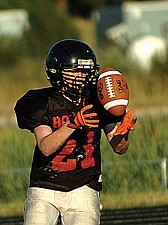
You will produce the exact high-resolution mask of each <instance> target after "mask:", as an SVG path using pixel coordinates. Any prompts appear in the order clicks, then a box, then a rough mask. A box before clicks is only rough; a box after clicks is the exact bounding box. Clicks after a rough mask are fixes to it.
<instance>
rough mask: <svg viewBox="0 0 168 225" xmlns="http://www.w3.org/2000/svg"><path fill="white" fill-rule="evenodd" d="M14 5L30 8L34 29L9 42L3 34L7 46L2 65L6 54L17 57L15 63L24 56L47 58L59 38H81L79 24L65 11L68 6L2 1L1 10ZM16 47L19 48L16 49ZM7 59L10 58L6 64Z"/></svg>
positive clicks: (39, 0) (42, 1) (52, 1)
mask: <svg viewBox="0 0 168 225" xmlns="http://www.w3.org/2000/svg"><path fill="white" fill-rule="evenodd" d="M14 8H17V9H19V8H24V9H26V10H27V11H28V14H29V23H30V28H29V30H26V31H25V33H24V35H23V37H22V38H21V39H19V40H12V39H11V38H10V40H9V41H7V39H8V37H5V39H4V37H3V39H2V40H1V46H5V49H4V48H3V49H1V50H0V59H1V60H2V61H1V62H2V64H3V58H4V54H5V56H6V57H8V55H10V57H13V58H14V59H13V62H16V61H17V59H19V58H20V57H21V55H26V56H28V55H29V56H33V57H34V56H42V57H43V56H46V53H47V52H48V49H49V48H50V47H51V46H52V45H53V44H54V43H55V42H56V41H58V40H60V39H63V38H80V34H79V32H78V30H77V28H76V27H75V25H74V23H73V21H72V18H71V16H70V14H69V13H68V12H67V11H65V9H64V8H60V7H59V5H57V3H56V1H55V0H48V1H45V0H36V1H29V0H24V1H22V0H15V1H12V0H1V1H0V9H14ZM0 39H1V38H0ZM4 40H5V43H4ZM17 42H18V43H17ZM3 43H4V44H3ZM6 43H8V44H6ZM12 46H16V47H15V48H12ZM11 48H12V50H13V54H12V55H11V54H10V52H11ZM14 52H15V53H14ZM6 57H5V58H6ZM11 60H12V59H11ZM5 62H6V60H5V61H4V63H5Z"/></svg>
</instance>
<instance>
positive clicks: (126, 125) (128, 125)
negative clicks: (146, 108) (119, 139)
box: [113, 109, 137, 136]
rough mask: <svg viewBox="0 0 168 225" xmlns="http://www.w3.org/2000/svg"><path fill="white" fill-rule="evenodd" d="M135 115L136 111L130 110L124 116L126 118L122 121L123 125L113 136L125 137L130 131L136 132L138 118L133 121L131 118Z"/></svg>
mask: <svg viewBox="0 0 168 225" xmlns="http://www.w3.org/2000/svg"><path fill="white" fill-rule="evenodd" d="M133 113H134V109H130V110H129V111H128V112H127V113H126V114H125V116H124V118H123V119H122V122H121V124H120V125H119V126H118V127H117V130H116V131H115V133H114V134H113V135H114V136H116V135H119V134H120V135H124V134H126V133H127V132H128V131H133V130H134V126H133V125H134V124H135V123H136V121H137V117H134V118H133V119H131V118H130V117H131V116H132V114H133Z"/></svg>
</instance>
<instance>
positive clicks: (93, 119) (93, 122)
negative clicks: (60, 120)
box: [68, 104, 99, 129]
mask: <svg viewBox="0 0 168 225" xmlns="http://www.w3.org/2000/svg"><path fill="white" fill-rule="evenodd" d="M92 107H93V105H92V104H90V105H86V106H84V107H83V108H82V109H81V110H80V111H79V112H77V114H76V116H75V117H71V118H70V124H68V127H70V128H73V129H76V128H79V127H83V126H88V127H98V123H99V120H98V119H97V113H96V112H90V111H87V110H90V109H92Z"/></svg>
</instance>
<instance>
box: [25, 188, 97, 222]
mask: <svg viewBox="0 0 168 225" xmlns="http://www.w3.org/2000/svg"><path fill="white" fill-rule="evenodd" d="M99 208H100V201H99V192H97V191H95V190H93V189H91V188H89V187H88V186H86V185H85V186H83V187H80V188H77V189H75V190H72V191H69V192H62V191H54V190H49V189H44V188H34V187H33V188H29V189H28V192H27V199H26V201H25V215H24V225H56V224H57V221H58V216H59V214H60V215H61V221H62V224H63V225H98V224H100V209H99Z"/></svg>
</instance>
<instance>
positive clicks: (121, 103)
mask: <svg viewBox="0 0 168 225" xmlns="http://www.w3.org/2000/svg"><path fill="white" fill-rule="evenodd" d="M97 94H98V98H99V101H100V103H101V104H102V105H103V107H104V108H105V109H106V110H108V111H109V112H110V113H111V114H113V115H115V116H121V115H122V114H123V113H124V112H125V110H126V108H127V106H128V102H129V88H128V84H127V81H126V79H125V77H124V76H123V75H122V74H121V73H120V72H119V71H117V70H115V69H114V68H112V67H106V68H105V69H104V70H103V72H102V73H101V74H100V75H99V78H98V82H97Z"/></svg>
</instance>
